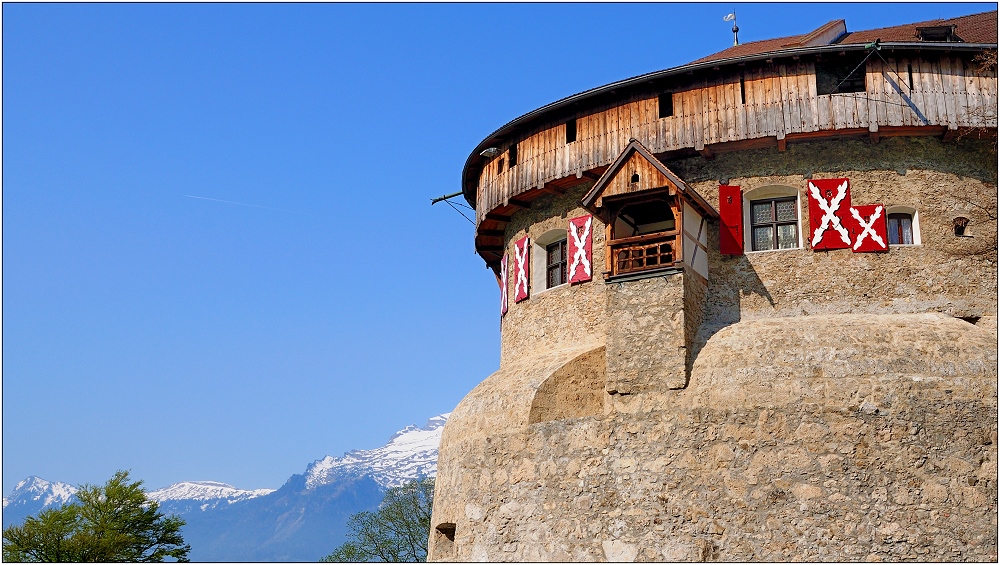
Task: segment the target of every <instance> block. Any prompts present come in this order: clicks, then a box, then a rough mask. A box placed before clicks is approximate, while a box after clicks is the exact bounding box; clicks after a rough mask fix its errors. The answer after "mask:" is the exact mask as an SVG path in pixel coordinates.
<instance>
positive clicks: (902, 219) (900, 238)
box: [889, 214, 913, 245]
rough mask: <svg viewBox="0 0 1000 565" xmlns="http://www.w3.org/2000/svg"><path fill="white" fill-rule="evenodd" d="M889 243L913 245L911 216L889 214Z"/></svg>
mask: <svg viewBox="0 0 1000 565" xmlns="http://www.w3.org/2000/svg"><path fill="white" fill-rule="evenodd" d="M889 245H913V216H911V215H909V214H889Z"/></svg>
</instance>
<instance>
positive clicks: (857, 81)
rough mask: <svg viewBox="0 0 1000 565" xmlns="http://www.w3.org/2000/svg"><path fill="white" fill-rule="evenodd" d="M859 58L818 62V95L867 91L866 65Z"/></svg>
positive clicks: (842, 58)
mask: <svg viewBox="0 0 1000 565" xmlns="http://www.w3.org/2000/svg"><path fill="white" fill-rule="evenodd" d="M862 61H863V59H862V58H859V57H841V58H840V60H838V61H816V94H843V93H847V92H864V91H865V65H863V64H861V62H862Z"/></svg>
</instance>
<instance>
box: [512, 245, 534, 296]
mask: <svg viewBox="0 0 1000 565" xmlns="http://www.w3.org/2000/svg"><path fill="white" fill-rule="evenodd" d="M530 254H531V242H530V240H529V239H528V236H524V237H522V238H521V239H519V240H517V241H516V242H515V243H514V303H515V304H516V303H518V302H520V301H522V300H527V299H528V277H529V276H530V275H531V258H530V257H529V255H530Z"/></svg>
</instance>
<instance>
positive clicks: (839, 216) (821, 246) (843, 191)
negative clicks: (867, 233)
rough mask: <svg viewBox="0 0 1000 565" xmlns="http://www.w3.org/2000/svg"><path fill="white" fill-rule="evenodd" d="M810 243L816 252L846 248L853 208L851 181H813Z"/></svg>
mask: <svg viewBox="0 0 1000 565" xmlns="http://www.w3.org/2000/svg"><path fill="white" fill-rule="evenodd" d="M807 188H808V190H807V191H806V192H807V193H808V195H809V244H810V245H811V246H812V248H813V250H814V251H822V250H827V249H847V248H848V247H851V245H852V243H853V242H852V241H851V235H850V233H849V232H848V231H847V225H846V224H847V222H848V218H850V213H849V212H848V209H849V208H850V207H851V182H850V181H849V180H848V179H825V180H810V181H808V183H807Z"/></svg>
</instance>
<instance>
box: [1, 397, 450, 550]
mask: <svg viewBox="0 0 1000 565" xmlns="http://www.w3.org/2000/svg"><path fill="white" fill-rule="evenodd" d="M448 416H449V414H442V415H440V416H435V417H433V418H431V419H430V420H428V421H427V424H426V425H424V426H423V427H417V426H407V427H406V428H404V429H402V430H400V431H398V432H397V433H396V434H395V435H393V436H392V438H390V439H389V442H388V443H386V444H385V445H383V446H382V447H378V448H375V449H371V450H354V451H350V452H348V453H345V454H344V455H343V456H342V457H331V456H326V457H324V458H322V459H318V460H316V461H314V462H312V463H310V464H309V465H308V466H306V469H305V472H304V473H302V474H295V475H292V476H291V477H289V479H288V480H287V481H285V484H283V485H282V486H281V487H280V488H278V489H257V490H243V489H239V488H236V487H234V486H232V485H228V484H225V483H220V482H213V481H182V482H179V483H174V484H172V485H170V486H168V487H165V488H162V489H157V490H154V491H149V492H147V496H148V497H149V498H151V499H153V500H156V501H157V502H159V503H160V510H161V512H163V513H164V514H168V515H169V514H176V515H178V516H180V517H181V518H183V519H184V520H185V521H186V522H187V523H186V524H185V526H184V529H183V535H184V540H185V541H186V542H187V543H189V544H191V553H190V556H189V557H190V558H191V560H192V561H317V560H319V559H320V558H321V557H323V556H325V555H328V554H329V553H330V552H332V551H333V550H334V549H335V548H336V547H337V546H339V545H340V544H341V543H343V542H344V541H345V538H346V534H347V519H348V518H349V517H350V516H351V514H354V513H356V512H361V511H364V510H374V509H375V508H377V507H378V505H379V503H380V502H381V501H382V496H383V494H384V493H385V490H386V489H387V488H391V487H395V486H399V485H402V484H403V483H405V482H407V481H410V480H415V479H419V478H423V477H434V476H435V475H436V473H437V454H438V444H439V443H440V441H441V430H442V428H443V427H444V423H445V422H446V421H447V419H448ZM76 490H77V489H76V488H75V487H73V486H71V485H68V484H66V483H60V482H51V481H47V480H45V479H41V478H39V477H28V478H27V479H25V480H23V481H21V482H20V483H18V484H17V487H15V489H14V491H13V492H12V493H11V494H10V495H9V496H6V497H4V499H3V526H4V528H6V527H7V526H9V525H11V524H19V523H21V522H23V521H24V519H25V518H26V517H27V516H32V515H36V514H37V513H38V512H40V511H42V510H43V509H45V508H49V507H54V506H60V505H62V504H65V503H67V502H69V501H71V500H73V498H74V494H75V493H76Z"/></svg>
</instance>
